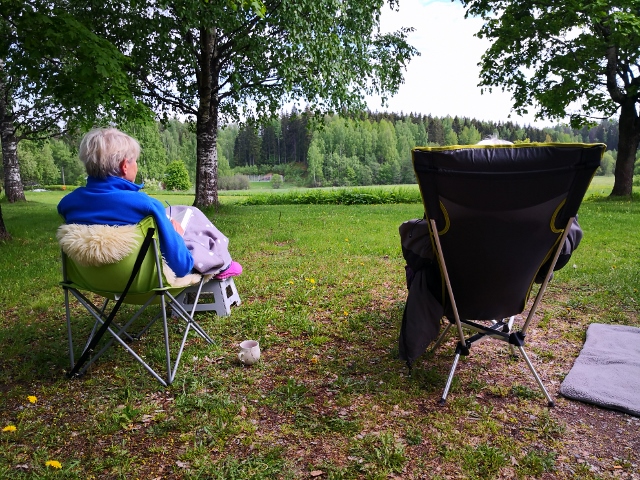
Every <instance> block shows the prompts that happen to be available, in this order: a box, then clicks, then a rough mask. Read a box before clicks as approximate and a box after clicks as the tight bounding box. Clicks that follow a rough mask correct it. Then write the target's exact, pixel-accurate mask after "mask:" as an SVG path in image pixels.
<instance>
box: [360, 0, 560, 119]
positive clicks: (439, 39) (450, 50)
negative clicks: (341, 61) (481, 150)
mask: <svg viewBox="0 0 640 480" xmlns="http://www.w3.org/2000/svg"><path fill="white" fill-rule="evenodd" d="M399 1H400V10H399V11H398V12H394V11H391V10H390V9H389V8H388V6H385V7H383V10H382V21H381V23H382V25H381V26H382V29H383V31H395V30H397V29H399V28H400V27H403V26H404V27H413V28H414V29H415V31H414V32H413V33H412V34H411V35H410V36H409V43H410V44H411V45H413V46H414V47H415V48H416V49H417V50H418V51H419V52H420V54H421V55H420V56H419V57H414V58H413V60H411V62H410V63H409V66H408V67H407V70H406V72H405V74H404V78H405V83H404V84H403V85H402V86H401V87H400V90H399V92H398V93H397V94H396V95H395V96H394V97H391V98H390V99H389V100H388V106H387V107H382V106H381V103H380V99H379V98H371V99H369V100H368V102H367V103H368V106H369V109H370V110H372V111H384V110H386V111H390V112H398V113H399V112H400V111H402V112H404V113H410V112H414V113H421V114H424V115H428V114H431V115H433V116H438V117H444V116H446V115H451V116H452V117H453V116H456V115H458V116H460V117H469V118H476V119H478V120H493V121H507V120H512V121H514V122H517V123H519V124H520V125H526V124H534V121H533V114H530V115H529V116H527V117H519V116H516V115H515V113H512V112H511V96H510V94H508V93H503V92H501V91H500V89H499V88H498V89H495V88H494V91H493V93H491V94H488V93H485V94H484V95H482V94H481V93H480V88H479V87H478V86H477V85H478V83H479V72H480V68H479V67H478V65H477V64H478V62H479V61H480V58H481V56H482V54H483V53H484V51H485V50H486V49H487V48H488V46H489V42H488V41H487V40H481V39H478V38H476V37H474V34H475V33H476V32H477V31H478V30H479V29H480V27H481V26H482V20H480V19H478V18H468V19H465V18H464V9H463V8H462V6H461V4H460V3H457V2H451V1H450V0H399ZM510 113H511V118H509V114H510ZM535 124H536V125H537V126H548V125H555V124H556V122H548V121H544V122H540V121H538V122H535Z"/></svg>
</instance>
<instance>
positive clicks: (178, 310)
mask: <svg viewBox="0 0 640 480" xmlns="http://www.w3.org/2000/svg"><path fill="white" fill-rule="evenodd" d="M147 255H152V256H153V260H154V262H155V272H154V273H153V274H154V275H155V276H156V280H157V287H155V288H153V290H151V291H149V292H147V293H148V294H149V298H148V299H147V300H146V301H145V302H144V303H143V304H142V306H140V307H139V308H138V309H137V310H136V312H135V313H134V314H133V316H131V318H129V319H128V320H127V321H126V323H124V324H122V325H120V324H118V323H116V322H115V321H114V319H115V318H116V315H117V313H118V311H119V310H120V307H121V305H122V304H123V303H124V304H127V303H128V302H127V293H128V290H129V287H130V285H131V283H132V282H133V280H134V278H135V277H136V276H137V275H138V274H139V267H140V265H139V264H140V263H141V262H142V260H143V259H144V258H145V257H146V256H147ZM67 262H73V260H72V259H71V258H69V257H68V255H66V254H65V253H64V252H62V276H63V281H62V282H61V286H62V288H63V290H64V298H65V310H66V324H67V335H68V348H69V360H70V364H71V369H70V371H69V372H68V376H69V377H77V376H80V375H83V374H84V373H85V372H86V371H87V369H88V368H89V367H90V366H91V365H93V363H94V362H95V361H96V360H98V358H100V357H101V356H102V355H103V354H104V353H105V352H106V351H107V350H108V349H109V348H110V347H111V345H112V344H113V342H114V341H115V342H117V343H118V344H120V345H121V346H122V347H123V348H124V349H125V350H126V351H127V352H129V353H130V354H131V355H132V356H133V357H134V358H135V359H136V360H137V361H138V362H139V363H140V364H141V365H142V366H143V367H144V368H145V369H146V370H147V371H148V372H149V373H150V374H151V375H152V376H153V377H154V378H155V379H156V380H157V381H158V382H160V384H161V385H163V386H168V385H170V384H171V383H173V381H174V379H175V376H176V372H177V370H178V366H179V364H180V360H181V358H182V353H183V350H184V346H185V344H186V341H187V337H188V335H189V332H190V331H191V330H192V329H193V331H194V332H195V333H196V334H197V335H198V336H200V337H201V338H203V339H204V340H205V341H206V342H207V343H209V344H211V343H213V340H212V339H211V337H210V336H209V335H208V334H207V333H206V332H205V331H204V329H203V328H202V327H201V326H200V325H199V324H198V323H197V322H196V321H195V320H194V318H193V315H194V312H195V307H196V305H197V301H198V298H199V295H200V290H201V288H202V282H200V283H199V285H198V288H197V290H196V291H195V302H194V305H193V308H192V310H191V312H188V311H187V310H186V309H185V308H184V307H183V305H182V304H181V303H180V302H179V301H178V300H177V299H176V297H175V296H174V295H177V294H178V293H179V292H181V291H182V290H183V288H179V289H176V288H173V287H170V286H166V285H165V282H164V279H163V274H162V266H161V263H160V255H159V246H158V240H157V236H156V229H155V228H153V227H150V228H148V230H147V235H146V237H145V242H143V245H142V246H141V248H140V249H139V251H138V252H137V259H136V263H137V265H136V266H134V269H133V271H132V272H131V275H130V277H129V281H128V284H127V287H125V289H124V290H123V291H122V292H120V293H118V294H114V295H113V297H114V298H113V299H112V298H109V297H107V296H105V295H103V294H101V293H100V292H95V291H93V290H91V289H90V288H87V287H86V286H79V285H77V284H75V283H74V282H73V279H72V278H70V276H69V272H68V269H67ZM81 290H86V291H90V292H92V293H95V294H96V295H99V296H100V297H102V298H104V303H102V305H100V306H98V305H96V304H95V303H94V302H92V301H91V300H90V299H89V298H88V297H87V296H86V295H85V294H84V293H82V291H81ZM70 294H71V295H72V296H73V297H74V298H75V299H76V300H77V301H78V302H79V303H80V304H81V305H82V306H83V307H84V308H85V309H86V310H87V312H88V313H89V314H90V315H91V316H92V317H93V318H94V320H95V322H94V325H93V328H92V329H91V333H90V334H89V336H88V338H87V340H86V343H85V346H84V348H83V349H82V353H81V355H80V358H79V359H78V360H77V361H76V359H75V355H74V350H75V347H74V341H73V328H72V318H71V317H72V315H71V305H70ZM158 302H159V304H160V312H159V313H157V314H156V315H155V316H153V318H152V319H151V320H150V321H149V322H148V323H147V324H146V325H145V326H144V327H143V328H142V329H141V330H140V331H139V332H137V333H135V334H132V333H130V332H129V328H130V327H131V326H132V324H133V323H134V322H135V321H136V320H137V319H138V318H139V317H140V315H141V314H142V313H143V312H144V311H145V310H146V309H147V307H149V306H151V305H152V304H155V303H158ZM110 303H114V304H113V305H112V306H109V304H110ZM131 303H137V302H131ZM167 308H171V309H172V312H173V316H174V317H177V318H179V319H181V320H182V321H183V322H184V332H183V334H182V340H181V343H180V346H179V348H178V352H177V354H176V356H175V359H174V360H173V361H172V359H171V345H170V340H169V325H168V318H170V316H168V315H167ZM160 319H162V328H163V340H164V353H165V357H166V365H165V367H166V374H165V376H164V377H163V376H161V375H160V373H159V372H158V371H156V370H155V369H154V368H152V367H151V366H150V365H149V364H148V363H147V362H146V361H145V360H144V359H143V358H142V357H141V356H140V355H139V354H138V353H137V352H136V350H134V349H133V348H132V347H131V346H130V345H129V344H128V342H132V341H133V340H136V339H139V338H141V337H142V336H143V335H144V334H145V333H147V332H148V331H149V329H150V328H151V327H152V326H153V325H154V324H155V323H156V322H157V321H158V320H160ZM107 332H108V333H109V334H110V338H109V340H108V341H107V342H106V343H105V344H104V345H103V346H102V348H101V349H100V350H98V351H97V352H96V351H95V350H96V347H97V345H98V343H99V342H100V340H101V338H102V337H103V335H104V334H105V333H107Z"/></svg>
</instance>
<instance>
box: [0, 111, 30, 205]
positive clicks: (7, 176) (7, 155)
mask: <svg viewBox="0 0 640 480" xmlns="http://www.w3.org/2000/svg"><path fill="white" fill-rule="evenodd" d="M0 138H1V139H2V166H3V168H4V190H5V195H6V196H7V200H8V201H9V202H10V203H13V202H21V201H22V202H23V201H25V200H26V198H25V197H24V190H23V189H22V178H20V164H19V163H18V139H17V138H16V135H15V130H14V129H13V122H12V121H11V117H8V119H7V117H5V118H4V119H2V121H1V125H0Z"/></svg>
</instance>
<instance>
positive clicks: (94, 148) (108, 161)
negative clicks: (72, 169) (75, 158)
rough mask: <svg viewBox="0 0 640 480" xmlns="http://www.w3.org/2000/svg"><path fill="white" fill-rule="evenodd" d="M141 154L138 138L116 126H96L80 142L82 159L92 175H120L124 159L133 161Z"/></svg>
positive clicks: (99, 176)
mask: <svg viewBox="0 0 640 480" xmlns="http://www.w3.org/2000/svg"><path fill="white" fill-rule="evenodd" d="M139 156H140V144H139V143H138V142H137V140H135V139H134V138H131V137H130V136H129V135H127V134H126V133H123V132H121V131H120V130H118V129H116V128H96V129H94V130H91V131H90V132H89V133H87V134H86V135H85V136H84V138H83V139H82V142H80V152H79V157H80V161H82V163H84V167H85V169H86V170H87V175H89V176H91V177H96V178H106V177H109V176H112V177H120V176H121V170H120V164H121V163H122V161H123V160H125V159H126V160H127V161H128V162H132V161H134V160H137V159H138V157H139Z"/></svg>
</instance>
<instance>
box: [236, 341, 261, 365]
mask: <svg viewBox="0 0 640 480" xmlns="http://www.w3.org/2000/svg"><path fill="white" fill-rule="evenodd" d="M238 360H240V361H241V362H242V363H244V364H245V365H253V364H254V363H256V362H257V361H258V360H260V344H259V343H258V342H256V341H255V340H245V341H244V342H242V343H241V344H240V352H239V353H238Z"/></svg>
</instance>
